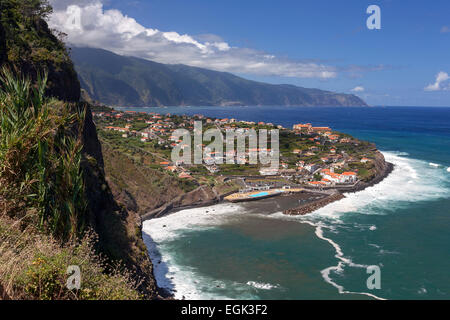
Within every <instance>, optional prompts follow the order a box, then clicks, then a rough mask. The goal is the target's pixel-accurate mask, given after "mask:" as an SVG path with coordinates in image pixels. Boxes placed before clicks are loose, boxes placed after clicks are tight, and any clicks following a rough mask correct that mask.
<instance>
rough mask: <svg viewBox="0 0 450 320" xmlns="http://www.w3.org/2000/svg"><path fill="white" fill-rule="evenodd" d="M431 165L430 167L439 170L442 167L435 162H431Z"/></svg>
mask: <svg viewBox="0 0 450 320" xmlns="http://www.w3.org/2000/svg"><path fill="white" fill-rule="evenodd" d="M429 165H430V166H431V167H435V168H439V167H440V166H441V165H440V164H437V163H433V162H430V163H429Z"/></svg>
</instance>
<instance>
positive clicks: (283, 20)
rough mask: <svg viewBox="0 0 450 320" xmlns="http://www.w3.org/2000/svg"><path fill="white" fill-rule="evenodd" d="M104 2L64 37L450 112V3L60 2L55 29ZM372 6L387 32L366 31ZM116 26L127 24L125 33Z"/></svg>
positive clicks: (356, 0)
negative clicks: (71, 12)
mask: <svg viewBox="0 0 450 320" xmlns="http://www.w3.org/2000/svg"><path fill="white" fill-rule="evenodd" d="M54 1H58V0H54ZM54 1H53V2H54ZM95 3H97V7H96V9H95V10H97V11H95V15H96V17H97V18H96V19H94V18H92V19H93V21H91V22H89V18H90V17H91V16H94V13H92V12H94V11H93V10H94V9H92V8H93V7H92V6H91V7H89V8H88V7H86V8H84V9H83V10H84V11H83V18H82V21H83V24H84V26H85V27H84V28H83V32H81V31H78V32H75V31H73V30H64V31H66V33H68V34H69V37H68V38H69V41H71V42H72V43H73V44H74V45H78V46H82V45H88V46H99V47H103V48H105V49H108V50H112V51H114V52H116V53H119V54H127V55H134V56H138V57H142V58H146V59H151V60H155V61H159V62H164V63H185V64H191V65H196V66H200V67H210V68H212V69H216V70H221V71H230V72H233V73H237V74H239V75H241V76H244V77H246V78H249V79H253V80H259V81H266V82H271V83H290V84H295V85H300V86H305V87H316V88H320V89H325V90H331V91H338V92H346V93H350V92H354V93H355V94H357V95H359V96H360V97H362V98H363V99H365V100H366V101H367V102H368V103H369V104H372V105H405V106H408V105H409V106H412V105H414V106H416V105H422V106H450V79H449V76H448V73H450V61H449V53H450V16H449V13H450V2H449V1H444V0H440V1H439V0H434V1H432V2H431V1H399V0H390V1H388V0H386V1H362V0H346V1H299V0H297V1H290V0H289V1H287V0H280V1H268V0H259V1H254V0H245V1H242V0H241V1H236V0H227V1H211V0H209V1H208V0H189V1H185V0H184V1H182V0H134V1H133V0H129V1H117V0H104V1H102V2H101V7H100V9H99V7H98V4H99V3H100V0H82V1H70V0H59V4H58V5H57V6H56V5H55V14H56V18H54V21H53V22H52V23H53V25H55V26H59V27H60V29H64V28H65V27H64V25H63V22H62V21H65V20H64V16H63V13H65V12H66V11H67V5H70V4H77V5H79V6H80V7H82V6H83V5H84V4H85V5H86V6H87V5H93V4H95ZM371 4H375V5H378V6H379V7H380V8H381V30H369V29H368V28H367V27H366V20H367V18H368V16H369V15H368V14H367V13H366V9H367V7H368V6H369V5H371ZM99 10H101V12H100V11H99ZM99 12H100V13H99ZM58 14H61V16H60V17H59V16H58ZM58 17H59V18H60V19H59V20H58ZM130 18H132V19H131V20H133V21H134V22H133V21H131V22H130V20H128V19H130ZM114 19H116V20H115V23H116V25H122V26H124V27H122V29H120V30H119V31H117V30H116V31H115V33H114V32H110V29H111V26H109V27H108V25H107V24H108V23H112V22H111V20H114ZM66 20H67V19H66ZM99 21H103V22H99ZM94 24H95V28H94V27H92V28H91V29H92V30H91V31H89V30H90V28H89V25H91V26H93V25H94ZM100 24H101V25H100ZM141 27H142V28H144V29H147V30H151V32H147V33H146V36H147V38H146V39H143V38H144V36H142V32H143V31H142V30H143V29H142V30H141ZM102 28H104V30H105V31H104V32H100V31H99V30H102ZM127 28H128V29H129V31H128V33H127V32H125V31H123V30H124V29H126V30H128V29H127ZM130 30H131V31H130ZM172 33H174V34H172ZM129 34H132V38H131V36H129ZM124 35H126V42H125V40H124V41H122V42H121V41H116V39H118V38H121V39H123V38H124ZM183 36H186V37H187V38H186V37H183ZM150 37H151V38H152V39H150ZM161 37H162V38H163V40H164V41H163V40H161ZM96 38H98V39H96ZM112 39H114V40H112ZM156 39H157V41H156ZM167 39H169V40H167ZM192 41H194V42H195V43H194V44H191V43H190V42H192ZM211 43H216V44H219V43H220V44H221V46H220V48H221V49H218V48H219V45H217V46H216V45H211ZM203 44H206V46H207V48H204V46H203ZM199 48H200V49H199ZM178 49H179V51H177V50H178ZM196 50H197V51H196ZM176 52H178V54H176ZM269 56H270V58H268V57H269ZM269 60H270V61H269ZM267 62H269V64H268V65H267V64H266V63H267ZM248 65H253V67H254V68H253V67H252V68H247V66H248ZM290 70H292V72H291V71H290ZM438 75H439V77H438ZM437 77H438V79H437ZM437 80H439V81H437ZM436 81H437V82H436ZM355 88H358V89H356V90H353V91H351V90H352V89H355ZM425 88H427V90H425Z"/></svg>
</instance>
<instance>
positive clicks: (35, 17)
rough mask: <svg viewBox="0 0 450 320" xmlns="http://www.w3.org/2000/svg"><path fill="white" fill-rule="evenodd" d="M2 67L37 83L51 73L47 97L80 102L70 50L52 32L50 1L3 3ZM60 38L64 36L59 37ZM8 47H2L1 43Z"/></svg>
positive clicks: (0, 18)
mask: <svg viewBox="0 0 450 320" xmlns="http://www.w3.org/2000/svg"><path fill="white" fill-rule="evenodd" d="M0 12H1V15H0V34H1V35H2V36H4V37H2V39H1V40H0V47H1V48H2V49H3V48H4V52H0V65H7V66H8V67H10V68H11V69H14V70H17V71H18V72H23V73H26V74H27V75H28V76H29V77H31V78H32V79H33V80H36V79H37V77H38V74H39V72H41V71H42V70H47V71H48V74H49V79H48V80H49V81H48V87H47V94H48V95H50V96H55V97H58V98H60V99H62V100H68V101H78V100H79V97H80V84H79V82H78V80H77V75H76V73H75V69H74V67H73V64H72V61H71V60H70V57H69V55H68V54H67V50H66V47H65V45H64V43H63V42H62V41H60V40H59V39H58V38H57V37H56V36H55V35H53V33H52V31H51V30H50V29H49V28H48V26H47V23H46V21H45V20H46V19H47V18H48V16H49V15H50V14H51V13H52V8H51V6H50V5H49V3H48V1H47V0H2V1H1V2H0ZM58 36H59V37H60V38H62V37H63V35H62V34H58ZM2 40H3V41H4V43H1V41H2Z"/></svg>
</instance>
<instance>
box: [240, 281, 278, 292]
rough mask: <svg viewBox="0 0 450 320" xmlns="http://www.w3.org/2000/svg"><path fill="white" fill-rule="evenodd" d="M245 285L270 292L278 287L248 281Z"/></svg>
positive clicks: (276, 285)
mask: <svg viewBox="0 0 450 320" xmlns="http://www.w3.org/2000/svg"><path fill="white" fill-rule="evenodd" d="M247 284H248V285H249V286H251V287H253V288H255V289H260V290H272V289H277V288H279V287H280V285H278V284H270V283H261V282H256V281H248V282H247Z"/></svg>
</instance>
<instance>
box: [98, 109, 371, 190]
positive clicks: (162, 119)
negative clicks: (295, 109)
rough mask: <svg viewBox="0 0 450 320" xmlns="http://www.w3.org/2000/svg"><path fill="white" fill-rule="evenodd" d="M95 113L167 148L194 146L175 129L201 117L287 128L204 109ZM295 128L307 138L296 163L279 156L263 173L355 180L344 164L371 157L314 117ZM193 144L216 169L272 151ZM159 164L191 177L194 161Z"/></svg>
mask: <svg viewBox="0 0 450 320" xmlns="http://www.w3.org/2000/svg"><path fill="white" fill-rule="evenodd" d="M93 115H94V117H95V118H99V119H101V120H102V121H103V123H104V124H105V125H104V126H103V127H104V129H105V130H111V131H116V132H120V133H122V137H123V138H129V137H137V138H139V139H140V140H141V141H142V142H149V141H157V144H158V145H162V146H164V147H166V148H171V147H175V146H181V148H182V149H184V148H188V147H191V146H189V145H187V144H185V145H180V143H183V141H182V140H180V139H179V137H176V136H175V135H174V131H175V130H176V129H181V128H184V129H188V130H194V123H195V121H202V122H203V124H204V125H206V126H209V127H216V128H218V129H220V130H221V132H222V133H225V132H226V131H227V130H230V129H234V130H236V131H237V132H239V131H241V132H242V133H246V132H248V131H249V130H251V129H258V128H261V126H263V127H264V128H266V127H273V128H279V129H282V130H283V129H285V128H284V127H282V126H275V125H273V124H272V123H265V122H253V121H238V120H236V119H233V118H230V119H229V118H224V119H215V118H209V117H205V116H203V115H194V116H186V115H182V116H172V115H170V114H166V115H161V114H158V113H144V112H135V111H109V112H93ZM293 132H294V133H295V134H296V135H298V136H299V137H300V138H299V139H300V140H301V141H304V144H302V145H301V149H299V148H297V149H294V150H292V154H294V155H295V156H296V157H295V159H297V160H294V162H295V161H296V162H295V164H294V162H292V161H289V164H288V163H286V162H285V161H281V162H280V166H279V167H277V168H272V167H260V168H259V174H260V175H261V176H283V177H285V178H289V179H293V180H294V181H297V182H300V183H304V184H309V185H310V186H316V187H323V186H335V185H345V184H353V183H356V182H357V181H358V174H357V172H353V171H345V168H347V170H348V164H349V163H351V162H355V161H360V162H361V163H362V164H365V163H368V162H370V161H372V160H371V159H370V158H368V157H367V156H363V157H362V158H360V159H355V158H353V157H351V156H349V155H348V154H347V153H346V152H345V151H344V150H343V148H342V144H356V143H357V140H353V139H351V138H349V137H347V136H342V135H341V134H339V133H336V132H334V131H333V130H332V129H331V128H330V127H314V126H312V125H311V124H310V123H306V124H296V125H294V126H293ZM193 147H201V149H202V150H203V152H204V154H206V156H205V157H203V166H204V167H205V168H206V169H207V170H208V171H209V172H211V173H214V174H215V173H218V172H220V166H219V164H221V163H237V164H248V163H249V159H250V158H251V157H252V156H254V154H256V155H258V154H260V153H266V154H267V155H273V154H272V153H273V151H272V150H271V149H259V148H250V149H246V152H245V154H242V155H238V154H237V152H236V151H235V150H232V151H228V152H226V151H225V150H224V151H225V152H224V153H219V152H215V151H213V150H210V149H208V147H207V146H205V145H204V144H201V145H198V146H193ZM224 149H225V148H224ZM160 166H161V167H162V168H164V170H167V171H170V172H173V173H175V174H178V176H179V177H180V178H183V179H190V178H191V174H190V172H189V170H188V169H189V167H190V166H189V165H186V164H184V163H182V162H178V163H172V162H168V161H163V162H161V163H160ZM338 172H340V173H338ZM319 177H320V178H319Z"/></svg>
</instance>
